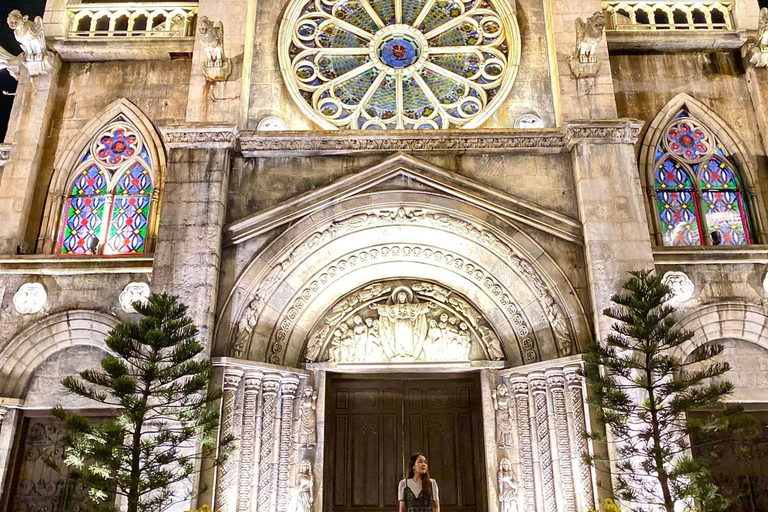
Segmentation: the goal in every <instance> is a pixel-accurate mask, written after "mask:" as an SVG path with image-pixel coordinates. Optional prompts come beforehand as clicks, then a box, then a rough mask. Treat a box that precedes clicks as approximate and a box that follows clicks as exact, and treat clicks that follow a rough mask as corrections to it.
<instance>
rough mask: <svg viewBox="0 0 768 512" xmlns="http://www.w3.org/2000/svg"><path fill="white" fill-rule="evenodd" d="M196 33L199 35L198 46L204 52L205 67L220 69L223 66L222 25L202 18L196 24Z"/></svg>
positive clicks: (205, 17) (204, 17) (206, 17)
mask: <svg viewBox="0 0 768 512" xmlns="http://www.w3.org/2000/svg"><path fill="white" fill-rule="evenodd" d="M197 33H198V34H199V35H200V44H202V46H203V51H204V52H205V58H206V63H205V66H206V67H209V68H220V67H223V66H224V60H225V56H224V24H223V23H222V22H220V21H215V22H214V21H211V20H210V19H208V16H203V17H201V18H200V21H198V22H197Z"/></svg>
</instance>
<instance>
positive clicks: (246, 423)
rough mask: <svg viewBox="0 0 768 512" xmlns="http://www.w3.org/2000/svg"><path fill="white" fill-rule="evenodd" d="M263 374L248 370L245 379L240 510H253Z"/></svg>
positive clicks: (238, 506)
mask: <svg viewBox="0 0 768 512" xmlns="http://www.w3.org/2000/svg"><path fill="white" fill-rule="evenodd" d="M261 379H262V374H261V373H260V372H247V373H246V374H245V377H244V379H243V381H244V391H243V426H242V430H241V439H240V477H239V480H238V489H237V510H238V512H249V511H250V510H251V496H253V487H254V486H253V475H254V466H255V465H256V460H255V457H254V455H255V453H256V450H257V446H256V443H257V435H256V432H257V430H256V427H257V421H256V418H257V408H258V403H259V390H260V389H261Z"/></svg>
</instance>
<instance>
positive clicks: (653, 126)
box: [638, 93, 766, 246]
mask: <svg viewBox="0 0 768 512" xmlns="http://www.w3.org/2000/svg"><path fill="white" fill-rule="evenodd" d="M683 109H685V110H687V111H688V112H689V113H690V114H691V116H692V117H694V118H696V119H698V120H699V121H701V122H702V123H704V125H706V127H707V128H709V129H710V130H711V131H712V132H713V134H714V135H715V136H716V137H717V138H718V139H720V140H721V141H722V143H723V144H724V146H725V149H726V151H727V153H726V156H727V157H729V158H730V159H732V160H733V163H734V164H735V165H736V167H737V170H738V171H739V172H740V173H741V175H742V176H741V177H742V179H743V181H744V182H745V183H744V191H745V192H746V202H747V209H748V210H749V213H750V215H751V221H752V223H753V225H752V231H753V232H754V237H755V243H759V244H765V243H766V234H765V227H764V226H765V221H764V213H763V212H764V211H765V207H764V204H763V199H762V195H761V193H760V184H759V183H760V182H759V179H758V165H757V158H756V157H755V153H754V152H753V151H750V150H749V148H748V147H747V145H746V143H745V142H744V141H743V140H742V139H741V138H740V137H739V136H738V135H737V134H736V132H735V131H734V130H733V129H732V128H731V127H730V126H728V124H727V123H726V122H725V121H723V120H722V119H721V118H720V117H719V116H718V115H717V114H716V113H715V112H714V111H713V110H712V109H710V108H709V107H707V106H706V105H704V104H703V103H702V102H700V101H698V100H697V99H695V98H693V97H692V96H690V95H688V94H685V93H680V94H678V95H677V96H675V97H674V98H673V99H672V100H671V101H670V102H669V103H667V105H666V106H665V107H664V108H662V109H661V111H659V113H658V114H657V115H656V117H655V118H654V119H653V121H651V123H650V124H649V125H648V129H647V131H646V133H645V137H644V138H643V143H642V146H641V147H640V155H639V158H638V160H639V166H640V181H641V183H642V185H643V187H644V189H645V191H646V197H647V200H646V213H647V215H648V218H649V219H651V222H650V226H649V227H650V231H651V235H652V236H653V238H654V240H655V242H656V244H657V245H660V246H661V245H663V240H662V232H661V225H660V220H659V214H658V212H657V210H656V207H655V205H656V190H655V187H654V174H655V171H656V166H655V164H656V148H657V147H658V144H659V142H660V141H661V138H662V137H663V136H664V135H665V130H666V128H667V126H668V125H669V123H670V122H671V121H672V120H673V119H674V118H675V117H676V116H677V115H678V114H679V113H680V111H681V110H683Z"/></svg>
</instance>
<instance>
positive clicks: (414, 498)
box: [397, 453, 440, 512]
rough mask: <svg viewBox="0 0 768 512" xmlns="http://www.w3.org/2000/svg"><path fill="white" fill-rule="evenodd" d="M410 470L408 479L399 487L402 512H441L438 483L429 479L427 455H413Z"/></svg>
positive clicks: (402, 481) (398, 493) (401, 481)
mask: <svg viewBox="0 0 768 512" xmlns="http://www.w3.org/2000/svg"><path fill="white" fill-rule="evenodd" d="M408 468H409V469H408V478H406V479H404V480H400V485H398V486H397V496H398V499H399V500H400V512H440V499H439V496H438V490H437V482H435V481H434V480H432V479H431V478H429V468H428V467H427V457H426V455H424V454H423V453H414V454H413V455H411V462H410V464H409V466H408Z"/></svg>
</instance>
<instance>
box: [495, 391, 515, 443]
mask: <svg viewBox="0 0 768 512" xmlns="http://www.w3.org/2000/svg"><path fill="white" fill-rule="evenodd" d="M491 399H492V400H493V408H494V409H495V410H496V446H498V447H499V448H512V447H513V446H514V441H513V440H512V406H513V405H512V399H511V398H510V396H509V388H507V385H506V384H499V385H498V387H497V388H496V389H495V390H494V391H491Z"/></svg>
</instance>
